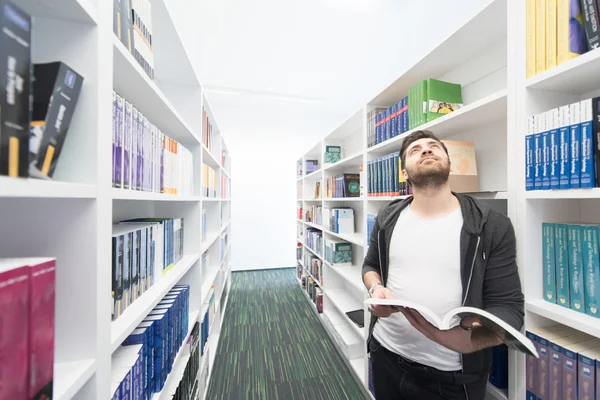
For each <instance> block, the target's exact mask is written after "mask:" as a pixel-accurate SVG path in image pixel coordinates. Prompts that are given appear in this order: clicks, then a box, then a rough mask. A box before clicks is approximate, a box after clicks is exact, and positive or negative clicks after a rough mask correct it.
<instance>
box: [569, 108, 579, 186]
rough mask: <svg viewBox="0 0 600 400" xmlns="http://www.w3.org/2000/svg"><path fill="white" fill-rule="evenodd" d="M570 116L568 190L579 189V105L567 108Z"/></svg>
mask: <svg viewBox="0 0 600 400" xmlns="http://www.w3.org/2000/svg"><path fill="white" fill-rule="evenodd" d="M569 114H570V115H571V142H570V145H571V183H570V185H569V186H570V188H571V189H574V188H579V187H580V184H581V183H580V176H581V104H580V103H579V102H577V103H573V104H571V105H570V106H569Z"/></svg>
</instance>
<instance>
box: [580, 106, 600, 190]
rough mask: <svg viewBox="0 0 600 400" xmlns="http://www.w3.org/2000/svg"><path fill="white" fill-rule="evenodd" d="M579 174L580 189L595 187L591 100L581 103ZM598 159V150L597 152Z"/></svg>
mask: <svg viewBox="0 0 600 400" xmlns="http://www.w3.org/2000/svg"><path fill="white" fill-rule="evenodd" d="M580 111H581V174H580V176H579V180H580V187H582V188H593V187H595V186H596V167H595V165H594V164H595V162H594V158H595V153H596V151H594V141H595V140H594V131H593V122H592V121H593V119H594V117H593V114H594V112H593V110H592V99H586V100H583V101H582V102H581V109H580ZM598 157H600V150H599V151H598Z"/></svg>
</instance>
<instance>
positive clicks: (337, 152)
mask: <svg viewBox="0 0 600 400" xmlns="http://www.w3.org/2000/svg"><path fill="white" fill-rule="evenodd" d="M323 158H324V159H325V163H335V162H338V161H340V160H341V159H342V146H325V155H324V157H323Z"/></svg>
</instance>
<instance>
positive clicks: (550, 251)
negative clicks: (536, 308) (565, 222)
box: [542, 222, 556, 303]
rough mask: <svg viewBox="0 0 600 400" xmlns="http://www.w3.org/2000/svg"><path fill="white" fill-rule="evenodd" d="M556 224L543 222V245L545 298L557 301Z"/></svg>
mask: <svg viewBox="0 0 600 400" xmlns="http://www.w3.org/2000/svg"><path fill="white" fill-rule="evenodd" d="M554 236H555V235H554V224H553V223H551V222H543V223H542V237H543V239H542V247H543V252H544V300H546V301H548V302H550V303H556V264H555V261H556V257H555V250H554Z"/></svg>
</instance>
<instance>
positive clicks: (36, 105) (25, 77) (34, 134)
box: [0, 0, 84, 179]
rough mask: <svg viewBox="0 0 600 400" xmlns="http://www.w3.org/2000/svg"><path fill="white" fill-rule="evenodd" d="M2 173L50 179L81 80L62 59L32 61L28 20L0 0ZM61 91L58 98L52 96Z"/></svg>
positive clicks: (7, 3) (25, 15)
mask: <svg viewBox="0 0 600 400" xmlns="http://www.w3.org/2000/svg"><path fill="white" fill-rule="evenodd" d="M0 6H1V7H2V10H4V12H3V13H2V17H1V18H0V27H1V29H2V30H3V32H4V33H5V35H4V38H5V42H4V44H3V46H2V48H0V57H2V60H4V61H3V62H2V63H0V74H1V75H2V76H4V77H5V82H4V84H3V85H2V87H0V108H1V109H2V114H1V115H0V124H1V125H2V135H0V175H6V176H11V177H33V178H39V179H51V178H52V176H53V175H54V171H55V170H56V166H57V163H58V160H59V159H60V154H61V152H62V148H63V145H64V142H65V139H66V137H67V134H68V131H69V128H70V126H71V121H72V119H73V115H74V113H75V108H76V106H77V102H78V100H79V94H80V92H81V88H82V85H83V81H84V78H83V76H81V75H80V74H79V73H77V72H76V71H75V70H74V69H72V68H71V67H69V66H68V65H66V64H65V63H63V62H60V61H55V62H49V63H43V64H33V63H32V61H31V47H32V42H31V32H32V28H33V27H32V18H31V16H30V15H28V14H27V13H25V12H24V11H23V10H21V9H20V8H19V7H17V6H16V5H15V4H14V3H13V1H10V0H0ZM55 93H61V94H62V95H61V96H55Z"/></svg>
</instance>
